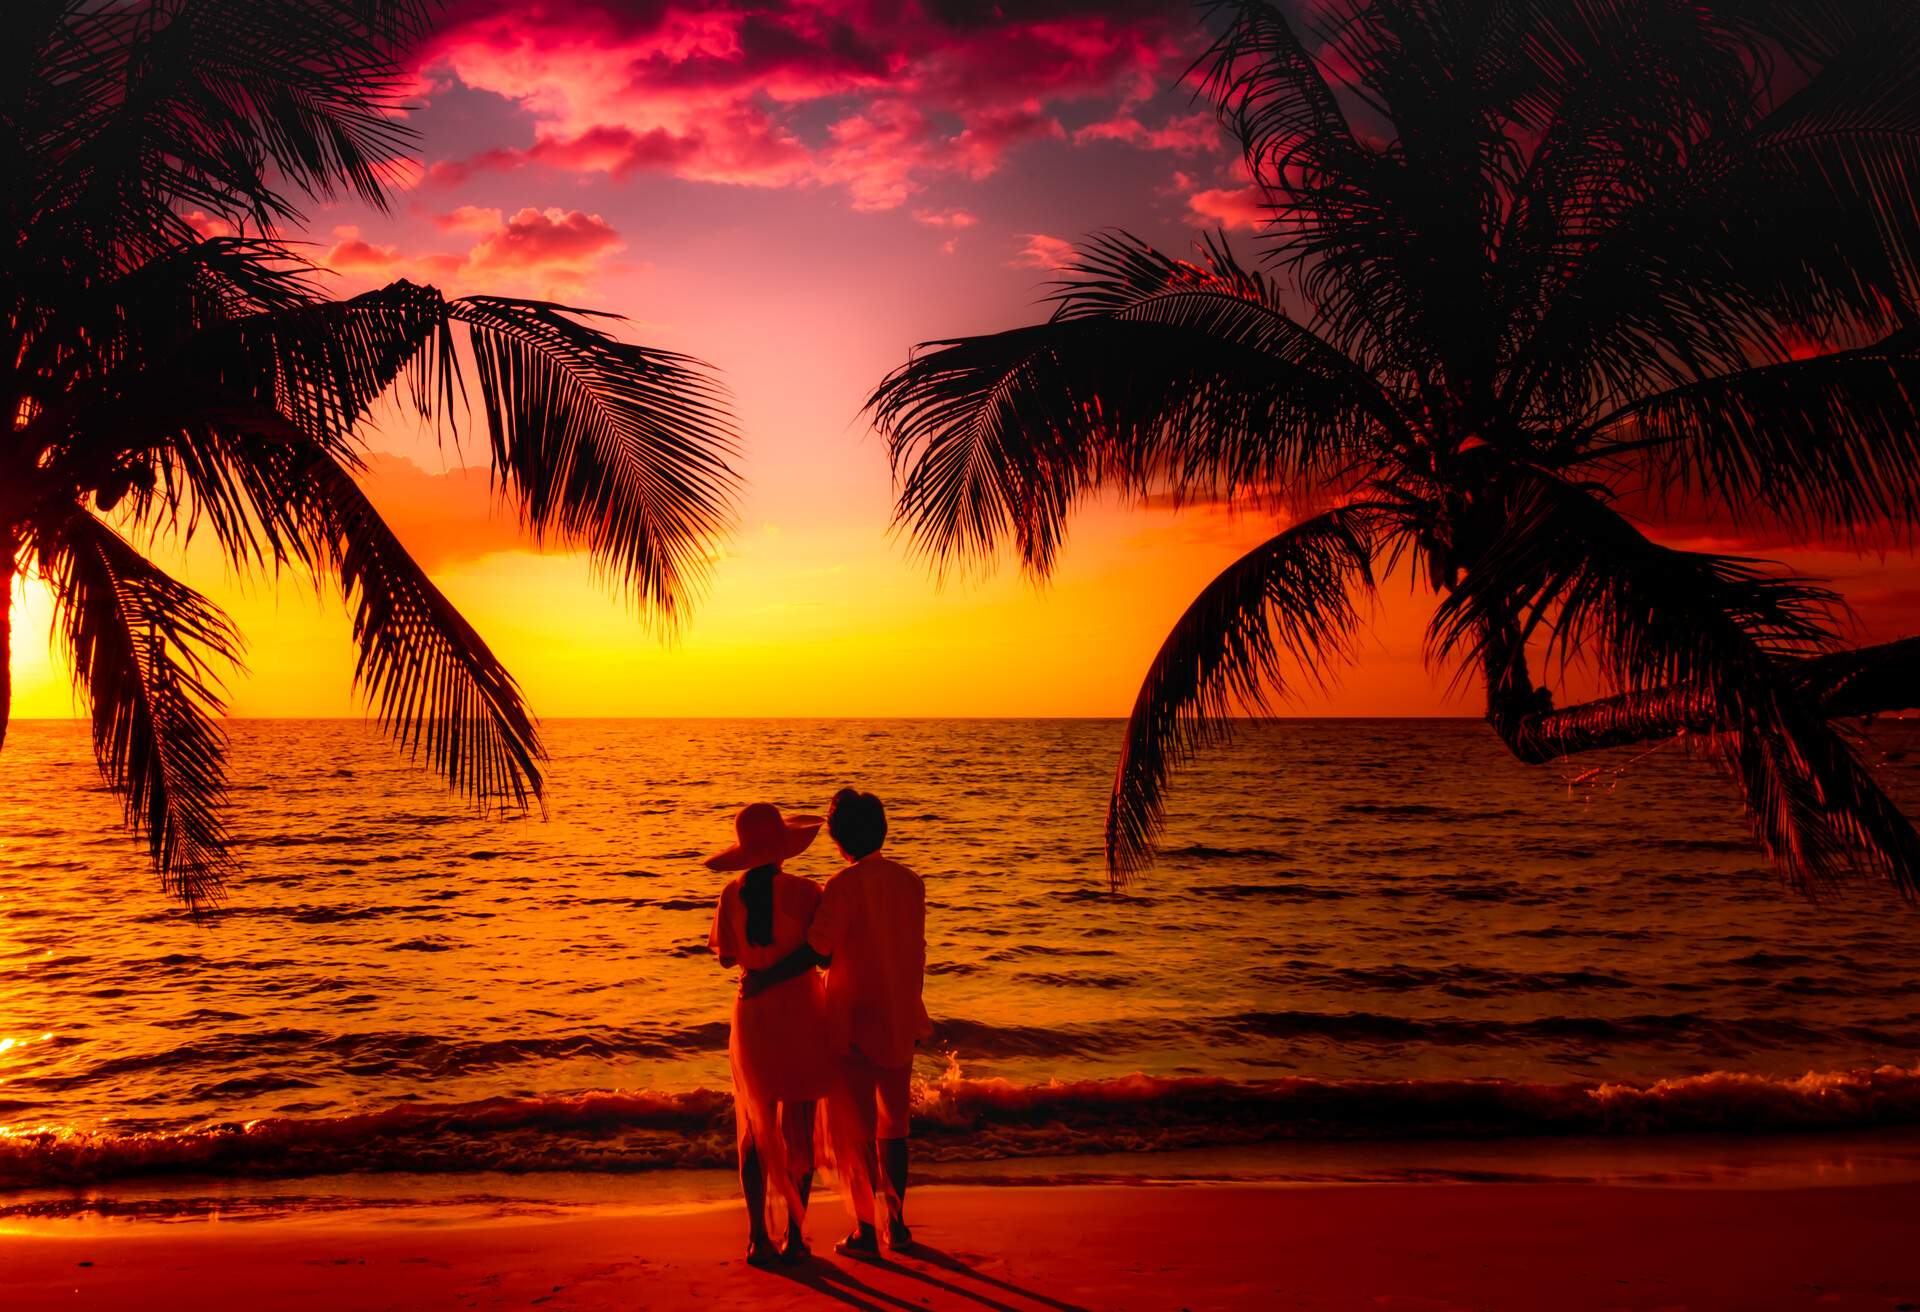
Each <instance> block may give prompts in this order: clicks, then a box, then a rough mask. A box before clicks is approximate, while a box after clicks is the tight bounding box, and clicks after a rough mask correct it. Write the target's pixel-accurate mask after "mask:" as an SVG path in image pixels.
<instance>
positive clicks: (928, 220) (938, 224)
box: [913, 210, 980, 228]
mask: <svg viewBox="0 0 1920 1312" xmlns="http://www.w3.org/2000/svg"><path fill="white" fill-rule="evenodd" d="M913 221H914V222H915V223H924V224H926V225H927V226H928V227H929V228H971V227H973V226H974V225H975V224H977V223H979V222H980V217H979V216H978V215H976V214H974V213H973V212H971V211H970V210H915V211H914V212H913Z"/></svg>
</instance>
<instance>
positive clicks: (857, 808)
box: [827, 788, 887, 861]
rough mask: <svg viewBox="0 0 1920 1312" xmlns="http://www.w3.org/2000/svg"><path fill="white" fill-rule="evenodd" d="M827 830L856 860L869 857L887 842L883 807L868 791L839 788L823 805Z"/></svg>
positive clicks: (842, 848)
mask: <svg viewBox="0 0 1920 1312" xmlns="http://www.w3.org/2000/svg"><path fill="white" fill-rule="evenodd" d="M827 832H828V833H830V834H832V835H833V841H834V842H836V843H838V844H840V848H841V850H842V851H844V852H845V853H846V854H847V855H848V856H850V857H852V858H854V859H855V860H856V861H857V860H859V859H860V858H861V857H863V856H872V855H873V854H874V853H875V852H878V851H879V850H880V845H881V844H882V843H884V842H886V841H887V808H886V807H884V806H882V805H881V804H880V799H879V798H877V797H875V796H874V795H873V794H872V793H863V792H861V791H860V790H859V789H858V788H842V789H841V790H840V791H839V792H837V793H835V794H834V795H833V804H832V805H831V806H829V807H828V808H827Z"/></svg>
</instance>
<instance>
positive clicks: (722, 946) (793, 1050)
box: [708, 871, 837, 1216]
mask: <svg viewBox="0 0 1920 1312" xmlns="http://www.w3.org/2000/svg"><path fill="white" fill-rule="evenodd" d="M745 878H746V877H745V876H744V875H743V876H741V878H739V879H736V880H734V881H733V882H732V883H730V884H728V885H727V887H726V888H725V890H724V891H722V892H721V894H720V904H719V906H718V907H717V908H716V909H715V911H714V916H713V932H712V934H711V935H710V936H709V938H708V945H709V946H710V947H711V948H712V949H713V951H714V953H715V955H717V956H718V957H719V958H720V959H721V960H722V961H732V962H737V963H738V964H739V965H740V967H741V974H742V978H744V977H745V972H746V971H748V970H764V969H766V968H767V967H768V966H771V965H774V964H775V963H776V962H779V961H782V960H784V959H785V958H786V957H787V955H788V954H789V953H791V952H792V951H793V950H794V949H795V948H797V947H799V946H800V945H801V944H802V943H804V942H805V941H806V937H807V927H808V926H809V925H810V924H812V923H813V913H814V909H815V908H816V907H817V906H819V904H820V886H819V885H818V884H816V883H814V882H813V881H812V880H811V879H805V878H802V877H801V876H799V875H789V874H787V873H786V872H785V871H780V872H777V873H776V874H775V875H774V876H773V889H772V892H773V941H772V942H771V943H765V944H760V943H749V942H748V941H747V908H746V903H745V902H744V901H743V900H742V898H741V885H742V882H743V881H744V880H745ZM727 1052H728V1056H729V1057H730V1058H731V1059H732V1065H733V1112H734V1132H735V1134H736V1135H737V1136H738V1139H739V1142H740V1144H741V1145H742V1146H743V1147H744V1146H745V1145H746V1144H748V1143H751V1144H753V1145H754V1147H755V1148H756V1149H757V1150H758V1151H759V1154H760V1161H761V1164H762V1166H763V1167H764V1169H765V1171H766V1176H767V1182H768V1184H769V1185H770V1186H771V1191H770V1193H769V1196H770V1197H771V1196H772V1192H773V1191H777V1192H778V1193H779V1194H780V1195H781V1196H782V1197H784V1198H785V1199H786V1200H787V1206H788V1207H789V1208H790V1209H791V1210H790V1212H789V1215H792V1216H799V1215H800V1214H801V1213H802V1211H803V1210H804V1209H803V1208H802V1206H801V1203H800V1194H799V1183H798V1176H799V1175H800V1174H801V1173H803V1172H805V1171H809V1170H812V1169H813V1163H812V1162H810V1161H808V1162H797V1161H790V1160H789V1154H788V1151H787V1129H786V1128H785V1127H783V1126H782V1124H781V1119H780V1105H781V1104H782V1103H810V1102H815V1101H817V1100H819V1099H821V1098H824V1097H826V1096H827V1094H828V1092H829V1091H830V1090H831V1089H832V1088H833V1086H834V1082H835V1080H836V1079H837V1070H836V1067H835V1064H834V1060H833V1054H832V1053H831V1052H830V1051H829V1050H828V1047H827V1023H826V1007H825V1002H824V999H823V996H822V992H821V985H820V972H819V971H817V970H809V971H805V972H803V973H802V974H800V975H797V976H795V977H794V978H792V979H790V980H785V981H783V982H782V983H779V984H776V985H774V986H773V987H772V988H770V989H768V990H767V991H766V992H764V993H762V994H760V995H759V996H757V997H753V998H744V997H737V998H735V999H734V1003H733V1034H732V1037H731V1039H730V1041H729V1043H728V1045H727Z"/></svg>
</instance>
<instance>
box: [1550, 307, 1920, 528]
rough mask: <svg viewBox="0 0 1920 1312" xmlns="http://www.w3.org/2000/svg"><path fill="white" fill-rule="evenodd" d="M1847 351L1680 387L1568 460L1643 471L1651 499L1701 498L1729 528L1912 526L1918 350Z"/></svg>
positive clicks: (1909, 346) (1608, 428)
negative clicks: (1760, 521) (1769, 523)
mask: <svg viewBox="0 0 1920 1312" xmlns="http://www.w3.org/2000/svg"><path fill="white" fill-rule="evenodd" d="M1915 348H1916V343H1915V341H1914V339H1913V338H1912V337H1911V336H1909V335H1906V334H1903V335H1901V336H1900V337H1898V338H1895V339H1889V340H1887V341H1883V342H1880V343H1877V344H1875V345H1874V346H1871V347H1865V348H1862V349H1859V350H1854V351H1840V352H1835V353H1833V354H1829V355H1821V356H1815V357H1813V358H1810V359H1803V360H1794V361H1788V362H1785V363H1780V364H1770V365H1763V366H1760V367H1758V368H1754V369H1745V370H1741V371H1739V372H1737V373H1733V374H1727V375H1723V376H1721V377H1718V378H1711V379H1707V380H1705V381H1703V382H1698V383H1690V384H1687V385H1685V386H1682V387H1678V388H1674V389H1672V390H1670V391H1666V392H1662V393H1659V394H1658V395H1655V396H1651V397H1648V398H1646V399H1645V400H1642V401H1637V402H1634V403H1633V404H1631V405H1629V406H1625V407H1623V408H1621V409H1620V410H1618V411H1616V412H1614V413H1613V414H1612V415H1609V416H1607V417H1606V418H1604V419H1602V420H1600V421H1599V422H1598V423H1597V424H1596V425H1595V430H1596V432H1597V433H1599V434H1600V435H1601V436H1600V438H1599V440H1598V441H1596V442H1594V443H1592V444H1591V445H1584V449H1583V451H1582V453H1581V455H1580V456H1579V463H1581V464H1583V465H1590V466H1602V467H1604V466H1607V465H1610V464H1611V465H1616V466H1619V467H1621V468H1624V469H1626V470H1636V469H1644V470H1645V471H1646V473H1647V475H1648V476H1649V481H1650V483H1651V484H1652V488H1653V490H1655V492H1656V493H1657V494H1658V496H1659V498H1660V499H1661V501H1662V503H1663V504H1672V503H1674V502H1676V501H1685V500H1686V499H1687V498H1689V497H1701V498H1705V499H1707V500H1709V501H1711V502H1712V503H1714V504H1715V505H1716V506H1717V507H1718V508H1719V509H1720V510H1721V511H1722V513H1724V514H1725V515H1726V516H1727V517H1728V518H1729V519H1730V520H1731V521H1732V522H1734V523H1736V524H1740V523H1747V522H1751V521H1753V520H1755V519H1757V518H1762V517H1764V518H1766V519H1769V520H1773V521H1776V522H1782V523H1785V524H1787V525H1789V526H1791V527H1793V528H1795V529H1798V530H1801V531H1804V532H1809V533H1819V532H1824V531H1835V530H1837V531H1841V532H1845V533H1851V534H1854V535H1861V534H1863V533H1865V532H1867V531H1869V530H1871V529H1873V528H1877V527H1885V526H1891V527H1893V528H1895V529H1897V530H1900V531H1904V532H1905V533H1908V534H1911V533H1912V532H1913V530H1914V529H1915V528H1917V527H1920V350H1916V349H1915Z"/></svg>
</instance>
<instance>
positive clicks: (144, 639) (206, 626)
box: [41, 514, 241, 911]
mask: <svg viewBox="0 0 1920 1312" xmlns="http://www.w3.org/2000/svg"><path fill="white" fill-rule="evenodd" d="M41 554H42V564H43V567H44V568H45V569H46V571H47V574H48V577H49V578H51V579H52V580H53V581H54V589H55V597H56V603H57V605H58V608H59V614H60V625H61V634H62V637H63V639H64V641H65V644H66V646H67V648H68V651H69V653H70V655H71V657H72V660H73V666H74V671H75V675H76V677H77V678H78V680H79V681H80V683H81V685H82V687H83V688H84V689H85V690H86V693H87V697H88V700H89V702H90V704H91V708H92V727H93V743H94V753H95V757H96V759H97V761H98V763H99V766H100V770H101V774H102V776H103V777H104V778H105V779H106V781H107V783H108V785H109V787H111V788H112V789H113V790H114V791H115V792H116V793H118V794H119V795H120V797H121V799H122V801H123V803H124V805H125V814H126V819H127V823H128V825H129V827H131V828H132V829H133V830H134V832H135V833H136V834H141V835H144V836H145V838H146V840H147V847H148V852H149V855H150V856H151V858H152V860H153V863H154V866H155V868H156V869H157V870H158V871H159V872H160V876H161V880H162V883H163V884H164V885H165V887H166V889H167V891H168V892H170V893H172V894H173V895H174V896H176V897H178V898H180V899H181V900H183V901H185V902H186V903H187V904H188V906H189V907H190V908H193V909H194V910H195V911H199V910H203V909H206V908H208V907H210V906H212V905H214V904H215V903H216V902H217V901H218V899H219V896H220V893H221V890H222V889H223V887H224V885H225V881H226V879H227V877H228V876H229V875H230V874H231V873H232V872H233V870H234V868H235V864H234V861H233V857H232V855H231V852H230V837H229V834H228V832H227V828H226V824H225V821H224V819H223V814H224V810H225V804H226V796H227V779H226V763H227V739H226V734H225V732H224V731H223V730H222V729H221V728H220V725H219V722H218V718H219V716H220V715H221V714H222V712H223V710H224V704H223V700H222V694H221V690H220V686H219V681H218V676H217V674H216V673H215V669H214V665H215V663H216V662H220V663H224V664H228V665H233V664H237V663H238V661H239V658H240V650H241V639H240V635H239V633H238V632H237V631H236V630H235V629H234V628H233V626H232V624H231V623H230V622H229V621H228V620H227V618H226V616H225V615H223V614H222V613H221V612H220V610H219V609H218V608H217V607H215V606H214V605H213V603H212V602H210V601H208V600H207V599H206V598H205V597H202V596H201V595H200V594H199V593H197V592H195V591H193V590H192V589H191V588H188V587H187V586H186V585H184V584H182V583H180V582H178V581H177V580H175V579H173V578H171V577H169V576H168V575H167V574H165V573H164V572H162V571H161V570H160V569H159V568H157V567H156V566H154V565H153V564H152V563H151V562H150V561H148V560H147V559H146V558H145V557H144V556H142V555H141V554H140V553H139V552H138V551H136V550H135V549H134V548H133V547H132V546H131V545H130V544H129V543H127V542H126V540H125V539H123V538H121V537H120V536H119V535H118V534H117V533H115V532H114V531H113V530H112V529H110V528H108V527H107V526H106V525H105V524H103V523H101V522H100V521H99V520H97V519H94V518H93V517H92V516H91V515H86V514H79V515H76V516H73V517H72V518H70V519H68V520H67V521H66V522H64V523H63V524H61V525H60V526H59V528H58V530H57V532H55V533H53V534H50V535H48V536H47V537H46V538H45V539H44V540H43V546H42V549H41Z"/></svg>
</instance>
